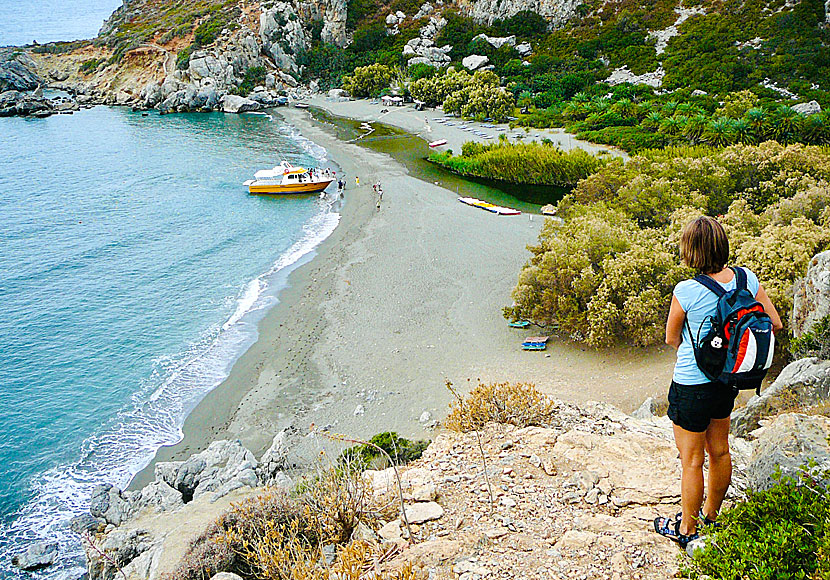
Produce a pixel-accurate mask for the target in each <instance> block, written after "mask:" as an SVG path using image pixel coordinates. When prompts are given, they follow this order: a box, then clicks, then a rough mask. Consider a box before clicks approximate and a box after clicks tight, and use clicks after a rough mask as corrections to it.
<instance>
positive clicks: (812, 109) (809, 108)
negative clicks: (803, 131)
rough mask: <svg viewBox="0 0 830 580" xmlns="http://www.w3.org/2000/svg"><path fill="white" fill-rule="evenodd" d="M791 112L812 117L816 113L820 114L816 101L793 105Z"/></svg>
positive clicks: (819, 107)
mask: <svg viewBox="0 0 830 580" xmlns="http://www.w3.org/2000/svg"><path fill="white" fill-rule="evenodd" d="M792 110H793V111H795V112H796V113H798V114H799V115H814V114H816V113H821V105H820V104H819V103H818V101H809V102H806V103H799V104H797V105H793V106H792Z"/></svg>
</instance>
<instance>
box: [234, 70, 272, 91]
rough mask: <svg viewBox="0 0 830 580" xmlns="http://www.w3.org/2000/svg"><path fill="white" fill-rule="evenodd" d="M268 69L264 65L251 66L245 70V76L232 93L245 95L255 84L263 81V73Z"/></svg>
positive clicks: (258, 84)
mask: <svg viewBox="0 0 830 580" xmlns="http://www.w3.org/2000/svg"><path fill="white" fill-rule="evenodd" d="M267 72H268V71H266V70H265V67H264V66H252V67H249V68H248V69H247V70H246V71H245V77H244V78H243V79H242V82H241V83H240V84H239V86H238V87H236V89H234V90H233V93H234V94H236V95H241V96H243V97H244V96H247V95H249V94H250V93H251V91H253V90H254V88H256V87H257V86H260V85H262V84H264V83H265V75H266V73H267Z"/></svg>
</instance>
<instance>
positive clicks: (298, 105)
mask: <svg viewBox="0 0 830 580" xmlns="http://www.w3.org/2000/svg"><path fill="white" fill-rule="evenodd" d="M294 108H295V109H308V105H307V104H306V103H294Z"/></svg>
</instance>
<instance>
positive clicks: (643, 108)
mask: <svg viewBox="0 0 830 580" xmlns="http://www.w3.org/2000/svg"><path fill="white" fill-rule="evenodd" d="M653 112H654V103H652V102H650V101H649V102H645V103H640V104H639V105H637V117H639V118H640V119H645V118H646V117H647V116H648V115H649V113H653Z"/></svg>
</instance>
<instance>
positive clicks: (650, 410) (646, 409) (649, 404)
mask: <svg viewBox="0 0 830 580" xmlns="http://www.w3.org/2000/svg"><path fill="white" fill-rule="evenodd" d="M654 407H655V403H654V399H653V398H652V397H648V398H647V399H646V400H645V401H643V404H642V405H640V407H639V408H638V409H637V410H636V411H634V412H633V413H631V416H632V417H634V418H636V419H651V418H652V417H654Z"/></svg>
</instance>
